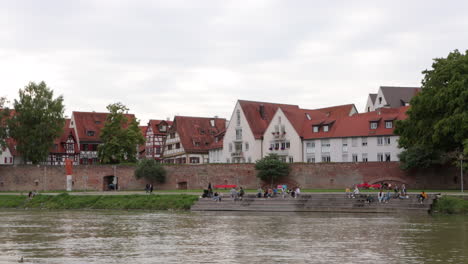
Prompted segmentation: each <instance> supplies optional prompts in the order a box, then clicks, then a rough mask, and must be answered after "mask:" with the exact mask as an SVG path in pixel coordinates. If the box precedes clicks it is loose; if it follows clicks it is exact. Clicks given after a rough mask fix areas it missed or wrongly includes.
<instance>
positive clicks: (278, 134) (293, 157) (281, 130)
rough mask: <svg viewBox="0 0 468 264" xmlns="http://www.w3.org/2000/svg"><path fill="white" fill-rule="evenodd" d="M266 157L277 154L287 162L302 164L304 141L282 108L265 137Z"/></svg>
mask: <svg viewBox="0 0 468 264" xmlns="http://www.w3.org/2000/svg"><path fill="white" fill-rule="evenodd" d="M263 149H264V156H267V155H268V154H271V153H273V154H277V155H278V156H279V157H280V159H281V160H283V161H285V162H301V161H302V160H303V157H302V140H301V137H300V136H299V134H298V133H297V132H296V130H295V129H294V127H293V126H292V124H291V122H290V121H289V119H288V118H287V117H286V115H285V114H284V112H283V111H282V110H281V108H278V110H277V111H276V113H275V115H274V117H273V119H272V120H271V122H270V124H269V125H268V128H267V129H266V131H265V134H264V136H263Z"/></svg>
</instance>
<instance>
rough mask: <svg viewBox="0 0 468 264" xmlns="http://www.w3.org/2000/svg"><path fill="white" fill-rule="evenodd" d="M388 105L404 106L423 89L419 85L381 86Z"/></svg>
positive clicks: (392, 106) (393, 106)
mask: <svg viewBox="0 0 468 264" xmlns="http://www.w3.org/2000/svg"><path fill="white" fill-rule="evenodd" d="M380 89H381V90H382V94H383V96H384V97H385V101H386V102H387V105H388V106H390V107H391V108H395V107H401V106H404V105H405V103H409V101H410V100H411V98H413V96H415V95H416V94H417V93H418V92H420V91H421V88H419V87H395V86H380Z"/></svg>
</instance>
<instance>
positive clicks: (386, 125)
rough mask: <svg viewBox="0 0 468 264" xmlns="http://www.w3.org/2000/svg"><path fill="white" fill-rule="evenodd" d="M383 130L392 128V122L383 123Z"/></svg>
mask: <svg viewBox="0 0 468 264" xmlns="http://www.w3.org/2000/svg"><path fill="white" fill-rule="evenodd" d="M385 128H393V121H391V120H389V121H385Z"/></svg>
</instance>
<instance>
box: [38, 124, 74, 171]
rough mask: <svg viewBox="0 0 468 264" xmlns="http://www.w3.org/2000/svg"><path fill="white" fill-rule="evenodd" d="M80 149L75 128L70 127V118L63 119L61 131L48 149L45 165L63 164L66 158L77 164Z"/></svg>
mask: <svg viewBox="0 0 468 264" xmlns="http://www.w3.org/2000/svg"><path fill="white" fill-rule="evenodd" d="M79 158H80V149H79V147H78V141H77V137H76V133H75V129H73V128H70V119H65V125H64V128H63V133H62V135H61V136H60V137H58V138H57V139H55V140H54V145H53V146H52V148H51V149H50V152H49V156H48V157H47V161H45V162H43V163H42V164H45V165H65V160H66V159H71V160H72V161H73V165H78V164H79Z"/></svg>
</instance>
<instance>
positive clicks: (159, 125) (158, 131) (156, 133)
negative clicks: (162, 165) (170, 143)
mask: <svg viewBox="0 0 468 264" xmlns="http://www.w3.org/2000/svg"><path fill="white" fill-rule="evenodd" d="M171 125H172V121H165V120H150V121H149V122H148V125H147V127H146V132H145V134H144V137H145V140H146V142H145V155H144V156H145V157H146V158H147V159H154V160H157V161H160V160H161V159H162V156H163V152H164V142H165V140H166V136H167V132H168V131H169V129H170V128H171Z"/></svg>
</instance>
